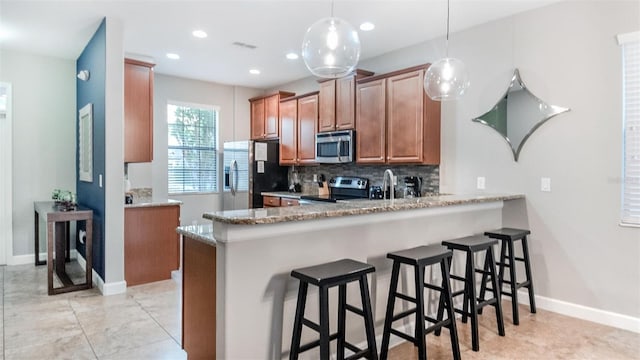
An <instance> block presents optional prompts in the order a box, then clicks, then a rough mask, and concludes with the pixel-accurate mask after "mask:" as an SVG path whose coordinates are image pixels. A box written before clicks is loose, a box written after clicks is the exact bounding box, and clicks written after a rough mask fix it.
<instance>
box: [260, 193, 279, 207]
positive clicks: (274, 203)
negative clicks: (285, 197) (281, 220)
mask: <svg viewBox="0 0 640 360" xmlns="http://www.w3.org/2000/svg"><path fill="white" fill-rule="evenodd" d="M262 204H263V207H279V206H280V198H279V197H277V196H263V197H262Z"/></svg>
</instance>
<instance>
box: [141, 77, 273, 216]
mask: <svg viewBox="0 0 640 360" xmlns="http://www.w3.org/2000/svg"><path fill="white" fill-rule="evenodd" d="M262 93H263V91H262V90H260V89H251V88H244V87H238V86H231V85H222V84H216V83H211V82H204V81H198V80H192V79H186V78H179V77H174V76H169V75H162V74H157V73H156V74H155V78H154V99H153V102H154V114H153V115H154V125H153V126H154V133H153V137H154V138H153V162H152V163H150V164H149V163H147V164H129V179H130V181H131V186H132V187H133V188H141V187H151V188H153V198H154V199H155V200H164V199H167V197H170V198H171V199H175V200H180V201H182V202H183V205H182V208H181V211H180V212H181V214H180V218H181V223H182V224H191V223H192V222H193V221H196V222H198V223H208V222H209V221H207V220H204V219H202V214H203V213H204V212H207V211H216V210H220V209H222V196H221V195H220V193H216V194H207V195H180V196H175V195H171V196H168V193H167V181H168V180H167V121H166V119H167V102H168V101H180V102H186V103H195V104H207V105H215V106H218V107H219V108H220V128H219V135H218V145H219V150H220V155H222V151H221V150H222V144H223V143H224V142H225V141H230V140H233V139H237V140H247V139H249V136H250V116H251V112H250V108H249V102H248V99H249V98H252V97H254V96H258V95H261V94H262ZM221 159H222V157H221V156H219V163H221V162H222V160H221ZM218 169H219V171H222V167H219V168H218ZM218 189H219V191H220V190H221V189H222V184H221V183H219V184H218Z"/></svg>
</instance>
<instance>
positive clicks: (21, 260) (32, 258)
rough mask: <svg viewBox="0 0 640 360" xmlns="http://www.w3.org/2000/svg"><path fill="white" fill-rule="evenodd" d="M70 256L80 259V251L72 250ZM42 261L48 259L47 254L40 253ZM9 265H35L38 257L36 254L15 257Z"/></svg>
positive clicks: (10, 260)
mask: <svg viewBox="0 0 640 360" xmlns="http://www.w3.org/2000/svg"><path fill="white" fill-rule="evenodd" d="M69 256H70V257H71V258H72V259H77V258H78V251H77V250H76V249H73V250H71V252H70V253H69ZM40 259H44V260H46V259H47V253H40ZM7 260H8V261H7V265H26V264H35V262H36V255H35V254H27V255H13V256H11V257H10V258H9V259H7Z"/></svg>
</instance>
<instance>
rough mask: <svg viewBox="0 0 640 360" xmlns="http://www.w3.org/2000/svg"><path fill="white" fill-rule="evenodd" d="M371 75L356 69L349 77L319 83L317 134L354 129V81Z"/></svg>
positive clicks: (368, 72)
mask: <svg viewBox="0 0 640 360" xmlns="http://www.w3.org/2000/svg"><path fill="white" fill-rule="evenodd" d="M371 75H373V73H372V72H370V71H366V70H361V69H357V70H355V71H354V72H353V73H352V74H351V75H349V76H345V77H342V78H339V79H332V80H323V81H322V82H320V95H319V102H320V105H319V118H318V131H319V132H323V131H334V130H350V129H355V127H356V122H355V119H356V116H355V112H356V80H358V79H361V78H364V77H367V76H371Z"/></svg>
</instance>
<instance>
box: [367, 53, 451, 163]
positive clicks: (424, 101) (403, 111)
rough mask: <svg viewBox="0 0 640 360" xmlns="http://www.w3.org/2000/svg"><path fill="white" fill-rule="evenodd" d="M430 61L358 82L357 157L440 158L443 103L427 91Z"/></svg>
mask: <svg viewBox="0 0 640 360" xmlns="http://www.w3.org/2000/svg"><path fill="white" fill-rule="evenodd" d="M427 67H428V64H427V65H421V66H415V67H412V68H408V69H404V70H399V71H395V72H393V73H390V74H385V75H379V76H375V77H371V78H369V79H364V80H362V81H358V84H357V92H356V136H357V141H356V161H357V162H359V163H393V164H431V165H437V164H439V163H440V102H438V101H432V100H431V99H429V98H428V97H427V96H426V94H425V93H424V89H423V81H424V74H425V71H426V69H427Z"/></svg>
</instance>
